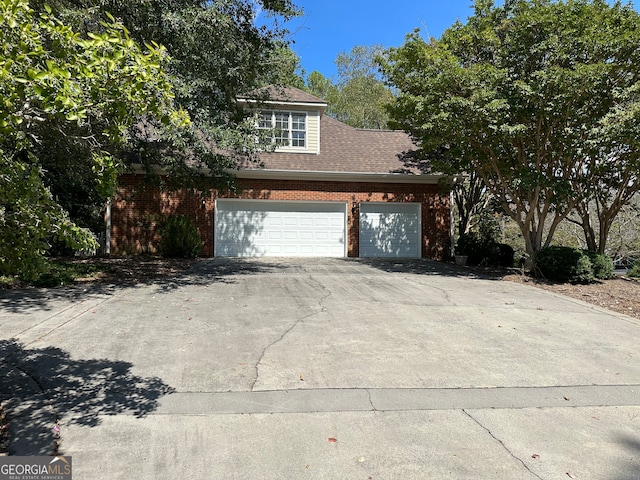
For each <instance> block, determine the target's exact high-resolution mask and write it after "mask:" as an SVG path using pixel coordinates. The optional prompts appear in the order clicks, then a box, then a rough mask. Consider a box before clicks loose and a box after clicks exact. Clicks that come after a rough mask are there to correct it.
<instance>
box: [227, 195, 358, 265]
mask: <svg viewBox="0 0 640 480" xmlns="http://www.w3.org/2000/svg"><path fill="white" fill-rule="evenodd" d="M346 211H347V206H346V204H345V203H335V202H286V201H268V200H261V201H255V200H224V199H220V200H217V201H216V207H215V248H214V255H215V256H218V257H262V256H268V257H277V256H282V257H344V256H345V255H346V225H347V224H346Z"/></svg>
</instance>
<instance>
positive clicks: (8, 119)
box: [0, 0, 188, 280]
mask: <svg viewBox="0 0 640 480" xmlns="http://www.w3.org/2000/svg"><path fill="white" fill-rule="evenodd" d="M50 11H51V10H50V9H45V11H44V12H42V13H40V14H39V15H38V14H36V13H34V12H33V11H32V10H31V9H30V8H29V6H28V3H27V1H26V0H0V26H1V27H2V28H0V72H1V73H2V75H0V97H1V98H2V101H1V102H0V155H1V162H2V163H1V164H0V223H1V224H2V228H1V229H0V273H2V274H4V275H9V276H12V275H13V276H15V275H17V276H19V277H21V278H24V279H26V280H33V279H36V278H38V277H39V276H40V275H41V274H42V273H43V272H44V271H45V270H46V261H45V258H44V255H45V254H46V252H47V249H48V247H49V244H48V242H49V240H53V241H61V242H63V243H65V244H66V245H67V246H69V247H71V248H73V249H76V250H78V249H80V250H92V249H95V248H96V241H95V238H94V237H93V235H92V234H91V233H90V232H89V231H87V230H85V229H82V228H79V227H78V226H77V225H75V224H74V223H73V222H72V221H71V220H70V219H69V216H68V212H66V211H65V210H64V209H63V208H62V207H61V206H60V204H59V203H58V202H57V201H56V200H54V198H55V197H54V196H53V195H52V192H51V191H50V188H49V184H48V182H47V178H46V175H47V171H49V170H50V169H51V168H52V167H53V168H55V166H56V165H57V163H58V162H57V160H59V159H67V157H71V156H73V158H74V162H71V163H69V164H68V171H69V172H70V175H71V176H72V175H73V174H75V173H76V172H83V174H84V175H86V180H87V181H90V182H91V183H93V188H94V189H95V191H96V192H97V193H98V194H99V198H102V199H104V198H106V197H107V196H110V195H112V194H113V192H114V191H115V188H116V183H115V179H116V176H117V174H118V172H120V171H122V168H123V164H122V162H120V161H119V160H117V159H116V157H115V156H114V155H113V153H114V152H116V151H117V150H118V149H119V148H121V147H122V145H124V143H125V142H126V140H127V130H128V129H129V128H130V127H131V126H132V125H134V124H135V123H136V122H138V120H139V119H140V118H141V117H142V116H144V117H146V118H155V119H156V120H157V121H158V123H159V124H165V125H173V126H175V127H176V128H179V127H182V126H184V125H185V124H187V123H188V117H187V115H186V114H185V112H184V111H182V110H180V109H175V108H174V106H173V93H172V86H171V83H170V82H169V78H168V76H167V75H166V73H165V71H164V70H163V65H165V64H166V52H165V51H164V50H163V49H162V48H161V47H158V46H157V45H149V46H148V48H147V50H144V51H143V50H142V49H141V48H140V47H139V45H138V44H136V43H135V42H134V41H133V40H131V38H130V37H129V34H128V32H127V30H126V29H125V28H124V27H123V26H122V25H120V24H118V23H117V22H115V21H113V20H112V19H111V20H110V21H109V22H102V23H101V24H100V25H101V27H100V28H101V29H100V33H89V34H88V35H87V37H86V38H85V37H82V36H81V35H79V34H78V33H77V32H76V31H74V30H73V29H72V28H71V27H69V26H68V25H65V24H63V23H62V22H61V21H60V20H58V19H57V18H55V17H53V16H52V15H51V13H50ZM58 172H59V173H62V172H60V171H58ZM62 183H64V179H63V180H62Z"/></svg>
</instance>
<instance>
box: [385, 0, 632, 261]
mask: <svg viewBox="0 0 640 480" xmlns="http://www.w3.org/2000/svg"><path fill="white" fill-rule="evenodd" d="M639 55H640V20H639V16H638V14H637V12H635V11H634V10H633V8H632V7H631V6H628V5H627V6H625V5H622V4H620V3H615V4H613V5H609V4H607V3H606V2H605V1H602V0H596V1H588V0H569V1H566V2H564V1H551V0H534V1H528V0H511V1H506V2H505V4H504V6H496V5H494V3H493V1H491V0H477V1H476V3H475V12H474V15H473V16H472V17H470V18H469V19H468V22H467V23H466V24H462V23H460V22H458V23H456V24H455V25H453V26H452V27H451V28H449V29H448V30H447V31H445V32H444V34H443V35H442V37H441V38H440V40H433V39H432V40H429V41H425V40H424V39H423V38H421V37H420V35H419V34H418V33H417V32H415V33H412V34H410V35H409V36H408V37H407V40H406V43H405V44H404V45H403V46H402V47H400V48H397V49H392V50H391V51H390V53H389V60H388V62H387V64H386V65H385V67H384V71H385V75H386V76H387V79H388V81H389V82H390V83H391V84H392V85H394V86H395V87H396V88H397V89H398V91H399V97H398V100H397V102H396V103H395V105H394V107H393V110H392V117H393V118H394V120H395V125H397V126H399V127H401V128H404V129H406V130H407V131H408V132H410V133H411V134H412V135H413V136H414V137H415V138H416V139H417V140H419V141H420V143H421V147H422V153H423V154H424V155H425V156H428V155H431V154H432V153H433V152H434V151H440V152H444V154H443V155H442V156H441V157H440V158H441V159H442V161H443V162H444V164H445V166H446V164H451V163H453V162H459V163H461V164H462V165H463V166H466V167H467V168H468V169H469V170H473V171H474V172H476V173H477V174H478V175H479V176H480V177H481V178H482V180H483V181H484V183H485V185H486V186H487V188H488V190H489V191H490V193H491V194H492V195H493V197H494V198H495V199H496V200H497V201H499V202H500V204H501V205H502V207H503V209H504V211H505V212H506V214H507V215H509V216H510V217H511V218H513V220H514V221H515V222H516V223H517V225H518V226H519V228H520V230H521V232H522V234H523V236H524V240H525V246H526V251H527V253H528V254H529V255H530V257H531V259H534V258H535V256H536V254H537V252H538V251H540V249H541V248H543V247H544V246H547V245H549V244H550V242H551V240H552V238H553V235H554V233H555V230H556V228H557V226H558V224H559V223H560V222H561V221H562V220H563V219H565V218H566V217H567V215H568V214H569V213H570V212H571V211H572V210H573V209H574V208H575V207H576V206H577V205H578V204H579V203H580V202H581V201H582V199H583V198H585V196H587V195H589V191H588V188H587V185H589V184H590V183H592V182H593V178H594V177H593V175H594V174H595V172H594V170H593V165H594V162H596V163H598V164H599V165H602V164H603V163H602V159H604V158H608V157H607V155H609V154H612V153H615V152H616V151H619V148H620V145H621V144H622V145H624V147H623V149H624V151H625V152H627V153H626V154H628V155H630V156H633V157H635V156H636V155H637V152H638V145H637V141H636V140H635V139H634V138H633V135H631V133H632V132H633V129H634V128H637V125H638V117H639V115H638V108H637V105H638V90H639V89H638V84H637V81H638V73H639V71H640V58H639ZM636 138H638V137H636ZM620 142H621V143H620ZM614 144H617V145H618V146H617V147H615V148H613V145H614ZM608 165H609V166H610V167H611V168H616V165H617V164H616V162H609V164H608Z"/></svg>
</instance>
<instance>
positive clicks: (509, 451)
mask: <svg viewBox="0 0 640 480" xmlns="http://www.w3.org/2000/svg"><path fill="white" fill-rule="evenodd" d="M462 412H463V413H464V414H465V415H466V416H467V417H469V418H470V419H471V420H473V422H474V423H476V424H477V425H478V426H479V427H480V428H482V429H483V430H484V431H485V432H487V433H488V434H489V436H490V437H491V438H493V439H494V440H495V441H496V442H498V443H499V444H500V446H501V447H502V448H503V449H504V450H505V451H506V452H507V453H508V454H509V456H511V457H512V458H513V459H514V460H516V461H517V462H519V463H520V464H521V465H522V466H523V467H524V468H525V470H526V471H527V472H529V473H530V474H531V475H533V476H534V477H536V478H538V479H540V480H544V479H543V478H542V477H541V476H540V475H538V474H537V473H535V472H534V471H532V470H531V469H530V468H529V466H528V465H527V464H526V463H525V462H524V460H522V459H521V458H520V457H518V456H517V455H516V454H515V453H513V452H512V451H511V450H510V449H509V447H507V445H506V444H505V443H504V442H503V441H502V440H500V439H499V438H498V437H496V436H495V434H494V433H493V432H492V431H491V430H489V429H488V428H487V427H485V426H484V425H483V424H482V423H480V421H479V420H478V419H477V418H475V417H474V416H473V415H471V414H470V413H469V412H468V411H467V410H465V409H462Z"/></svg>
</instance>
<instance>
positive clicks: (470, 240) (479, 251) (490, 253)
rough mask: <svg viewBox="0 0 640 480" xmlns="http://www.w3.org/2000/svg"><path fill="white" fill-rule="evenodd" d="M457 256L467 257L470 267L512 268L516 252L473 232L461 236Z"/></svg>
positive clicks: (509, 247) (505, 245)
mask: <svg viewBox="0 0 640 480" xmlns="http://www.w3.org/2000/svg"><path fill="white" fill-rule="evenodd" d="M456 254H458V255H467V256H468V257H469V258H468V259H467V264H468V265H482V266H500V267H512V266H513V259H514V255H515V252H514V250H513V247H511V246H510V245H507V244H505V243H497V242H496V241H495V240H493V239H492V238H490V237H487V236H482V235H480V234H478V233H475V232H472V233H466V234H464V235H461V236H460V238H459V239H458V244H457V246H456Z"/></svg>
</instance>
